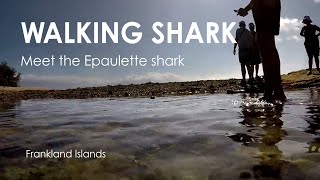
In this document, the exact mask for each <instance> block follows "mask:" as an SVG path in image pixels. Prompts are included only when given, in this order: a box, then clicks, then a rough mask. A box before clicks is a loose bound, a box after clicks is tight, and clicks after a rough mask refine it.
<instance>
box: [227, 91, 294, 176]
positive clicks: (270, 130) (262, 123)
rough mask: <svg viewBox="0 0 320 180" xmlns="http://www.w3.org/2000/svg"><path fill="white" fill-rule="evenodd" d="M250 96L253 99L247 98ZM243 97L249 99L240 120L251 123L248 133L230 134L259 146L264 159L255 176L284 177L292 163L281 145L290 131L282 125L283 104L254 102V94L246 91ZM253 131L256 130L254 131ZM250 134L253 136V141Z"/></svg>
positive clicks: (245, 124)
mask: <svg viewBox="0 0 320 180" xmlns="http://www.w3.org/2000/svg"><path fill="white" fill-rule="evenodd" d="M250 96H251V97H253V96H252V95H250ZM248 99H249V102H247V101H248ZM243 101H244V102H245V103H244V104H243V105H242V113H241V116H240V117H241V118H242V119H243V120H242V121H241V122H240V124H243V125H244V126H246V127H248V134H243V133H238V134H236V135H233V136H230V138H231V139H233V140H234V141H236V142H241V141H238V139H246V143H244V142H241V143H242V144H243V145H253V144H254V145H255V147H257V148H258V149H259V151H260V153H259V155H258V159H260V160H261V162H260V163H259V164H256V165H254V166H253V168H252V172H253V175H254V178H256V179H265V178H267V179H268V178H271V179H282V176H284V174H286V173H287V172H286V170H287V169H288V167H289V165H290V164H289V162H287V161H285V160H283V155H282V151H281V150H280V149H279V148H278V147H277V143H279V142H280V141H282V139H283V138H284V137H285V136H286V135H287V132H286V131H285V130H283V129H282V125H283V121H282V120H281V117H282V111H283V104H275V105H270V104H268V105H264V104H261V103H259V102H250V98H247V96H246V95H244V96H243ZM255 130H257V132H255ZM260 131H261V132H260ZM253 133H255V134H254V135H252V134H253ZM250 134H251V135H250ZM237 136H239V137H237ZM236 137H237V138H236ZM246 137H247V138H246ZM248 137H250V138H251V141H250V142H248V141H249V140H248ZM240 177H241V176H240Z"/></svg>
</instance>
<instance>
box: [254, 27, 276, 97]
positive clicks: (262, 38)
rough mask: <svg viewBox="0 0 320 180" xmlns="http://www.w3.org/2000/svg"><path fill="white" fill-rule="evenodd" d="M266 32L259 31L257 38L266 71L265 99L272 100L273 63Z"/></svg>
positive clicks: (264, 71)
mask: <svg viewBox="0 0 320 180" xmlns="http://www.w3.org/2000/svg"><path fill="white" fill-rule="evenodd" d="M265 34H266V33H264V32H257V40H258V45H259V50H260V54H261V58H262V67H263V73H264V81H265V88H264V99H265V100H266V101H271V100H272V93H273V90H272V73H273V72H272V69H273V64H272V61H271V56H270V51H269V49H270V40H268V38H270V37H266V35H265Z"/></svg>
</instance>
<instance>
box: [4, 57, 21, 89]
mask: <svg viewBox="0 0 320 180" xmlns="http://www.w3.org/2000/svg"><path fill="white" fill-rule="evenodd" d="M20 78H21V74H20V73H18V72H17V71H16V70H15V69H14V68H12V67H10V66H8V64H7V62H2V63H1V64H0V86H11V87H18V86H19V84H20Z"/></svg>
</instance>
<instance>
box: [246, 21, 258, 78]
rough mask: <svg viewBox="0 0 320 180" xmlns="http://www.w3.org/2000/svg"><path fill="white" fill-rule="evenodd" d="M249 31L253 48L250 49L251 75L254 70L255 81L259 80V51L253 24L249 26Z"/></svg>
mask: <svg viewBox="0 0 320 180" xmlns="http://www.w3.org/2000/svg"><path fill="white" fill-rule="evenodd" d="M249 29H250V32H251V34H252V37H253V48H252V62H251V65H252V74H254V70H256V80H260V77H259V66H260V64H261V57H260V51H259V47H258V42H257V33H256V31H255V25H254V24H253V23H250V24H249Z"/></svg>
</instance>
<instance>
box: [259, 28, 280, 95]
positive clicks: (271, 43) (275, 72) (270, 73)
mask: <svg viewBox="0 0 320 180" xmlns="http://www.w3.org/2000/svg"><path fill="white" fill-rule="evenodd" d="M258 43H259V47H260V48H259V49H260V53H261V57H262V64H263V71H264V75H265V93H264V95H265V99H266V100H268V101H271V98H272V93H273V92H274V99H275V100H285V99H286V97H285V94H284V91H283V88H282V84H281V73H280V57H279V54H278V50H277V48H276V44H275V36H274V35H273V33H271V32H260V33H258Z"/></svg>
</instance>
